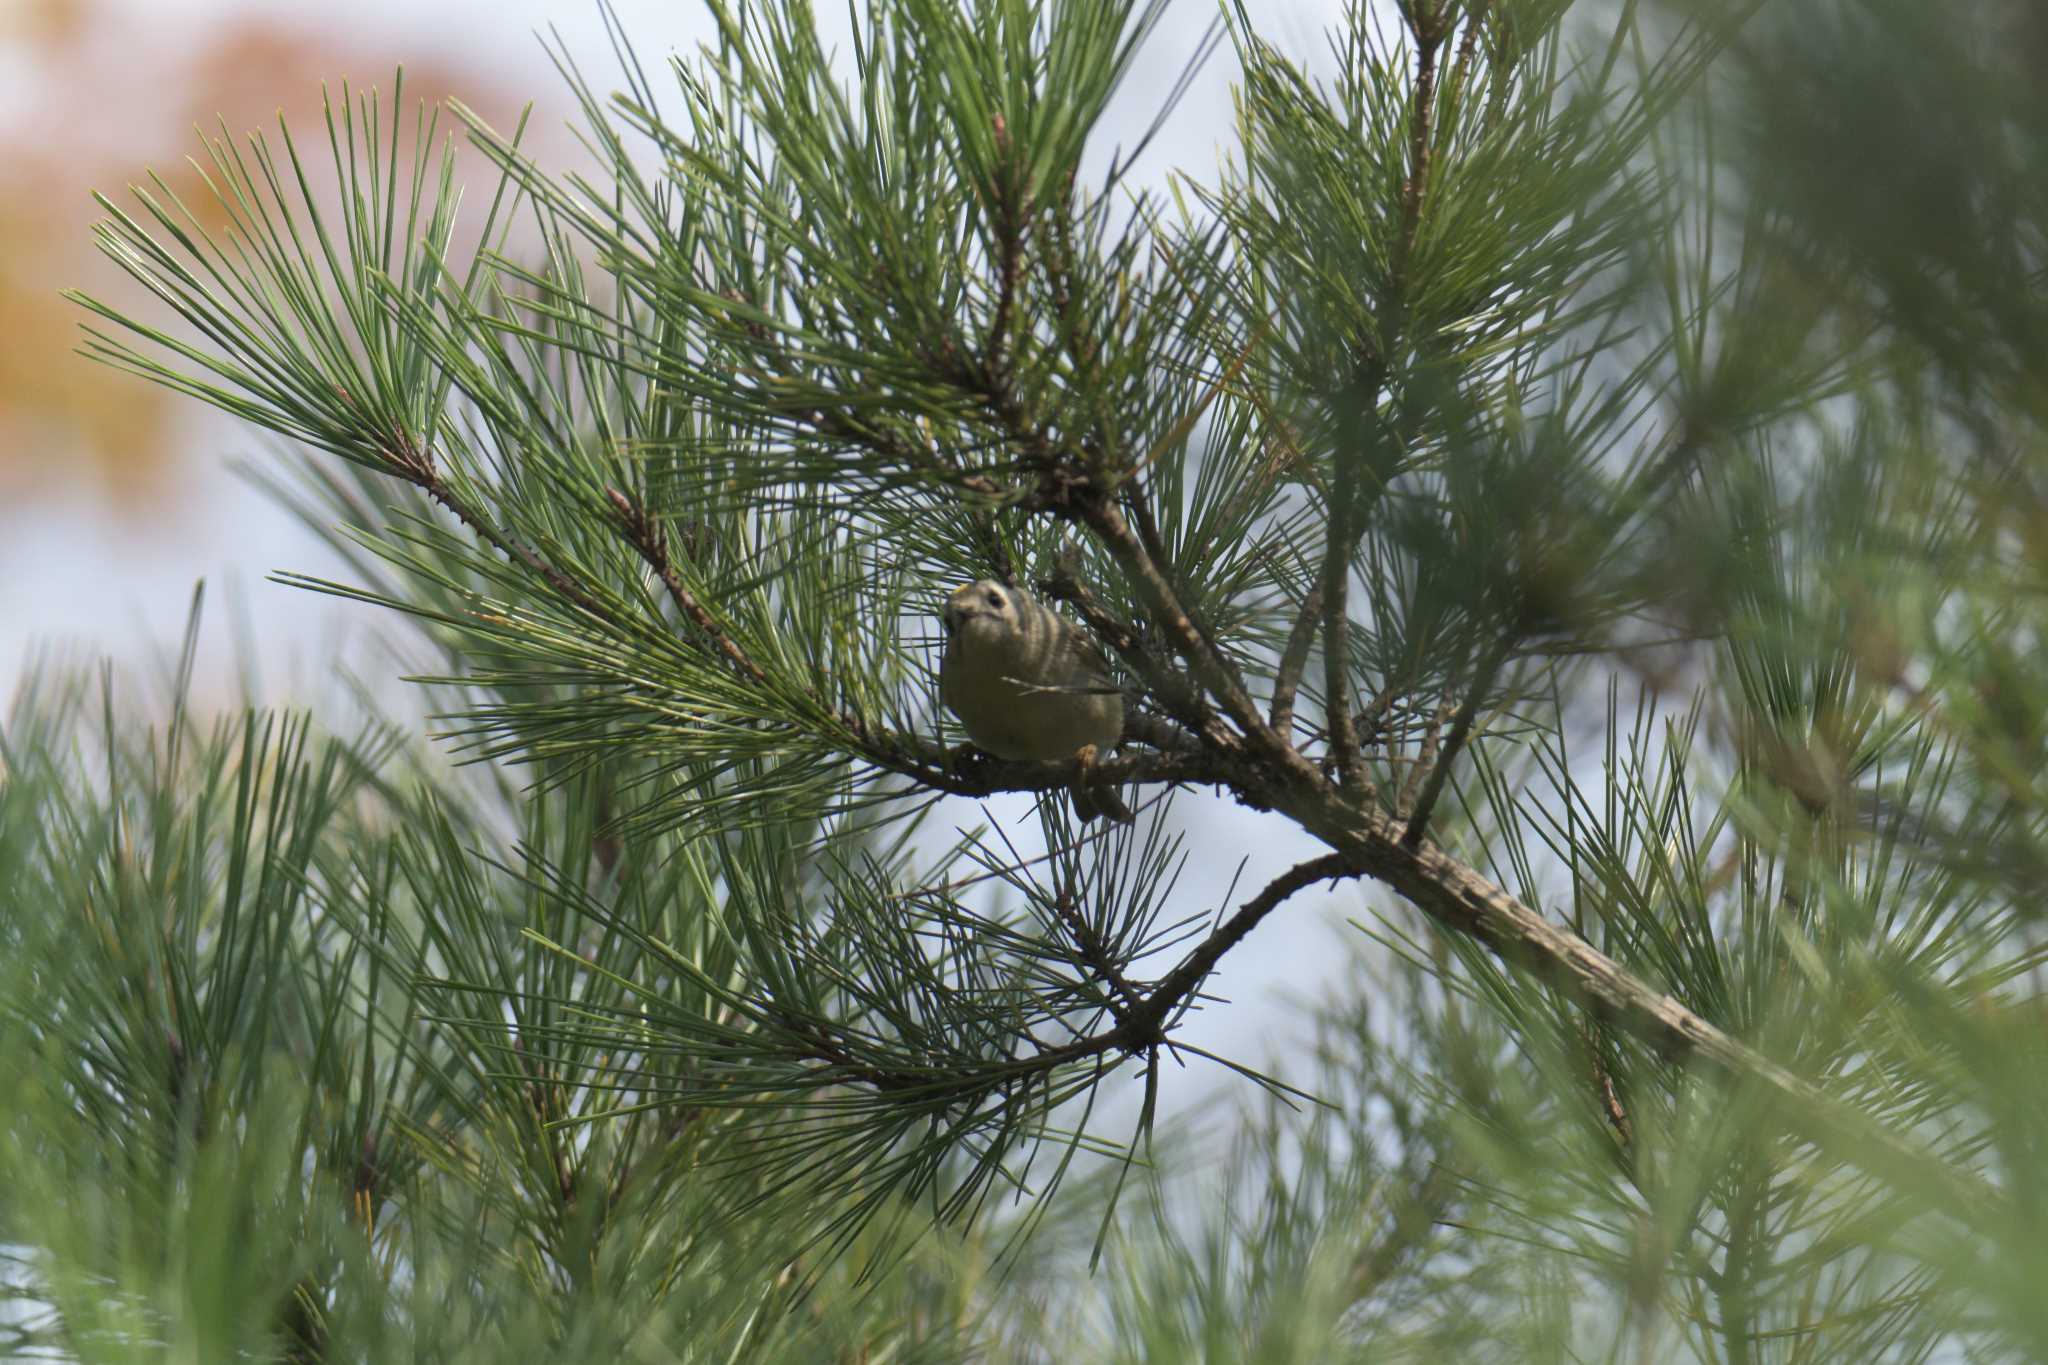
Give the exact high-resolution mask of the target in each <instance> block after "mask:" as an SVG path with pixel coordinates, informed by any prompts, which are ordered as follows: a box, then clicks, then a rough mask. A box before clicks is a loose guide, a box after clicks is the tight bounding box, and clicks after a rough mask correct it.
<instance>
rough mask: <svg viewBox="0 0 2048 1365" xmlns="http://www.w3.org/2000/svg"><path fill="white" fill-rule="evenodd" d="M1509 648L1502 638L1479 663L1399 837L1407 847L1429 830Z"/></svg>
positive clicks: (1506, 637) (1509, 640)
mask: <svg viewBox="0 0 2048 1365" xmlns="http://www.w3.org/2000/svg"><path fill="white" fill-rule="evenodd" d="M1512 647H1513V643H1512V639H1511V637H1509V636H1505V635H1504V636H1502V637H1501V638H1500V639H1498V640H1496V641H1495V642H1494V643H1493V644H1492V645H1491V646H1490V647H1489V648H1488V649H1487V651H1486V657H1485V658H1484V659H1483V660H1481V661H1480V664H1479V674H1478V676H1477V677H1475V678H1473V680H1472V690H1471V691H1469V692H1467V693H1466V694H1465V700H1464V703H1463V704H1462V705H1460V706H1459V707H1458V717H1457V719H1456V720H1454V721H1452V722H1451V737H1450V738H1449V739H1448V740H1445V741H1444V746H1443V752H1442V753H1441V754H1440V755H1439V756H1438V758H1437V760H1436V762H1435V763H1434V764H1432V765H1431V767H1430V769H1429V780H1428V781H1427V782H1426V783H1424V784H1423V788H1422V796H1421V798H1420V799H1419V800H1418V801H1416V803H1415V806H1414V809H1413V810H1412V811H1411V812H1410V813H1409V816H1408V829H1407V832H1406V833H1404V834H1402V836H1401V842H1402V843H1403V844H1406V845H1407V846H1408V847H1410V848H1413V847H1415V845H1416V844H1418V843H1420V842H1421V841H1422V836H1423V833H1424V831H1426V830H1427V829H1428V828H1429V817H1430V814H1431V812H1433V811H1434V810H1435V809H1436V803H1437V798H1438V797H1440V796H1442V795H1443V791H1444V784H1445V783H1446V782H1448V781H1449V780H1450V777H1451V765H1452V764H1453V763H1456V762H1457V761H1458V753H1459V751H1460V750H1462V749H1463V748H1464V747H1465V741H1466V740H1467V739H1468V738H1470V737H1471V734H1472V725H1473V722H1474V721H1475V720H1476V719H1477V718H1478V715H1479V708H1480V707H1481V706H1483V705H1484V704H1485V702H1486V694H1487V693H1489V692H1491V691H1492V690H1493V680H1494V678H1495V677H1497V676H1498V675H1499V673H1500V669H1501V665H1502V664H1503V663H1505V662H1507V657H1508V650H1509V649H1511V648H1512ZM1417 771H1420V769H1417Z"/></svg>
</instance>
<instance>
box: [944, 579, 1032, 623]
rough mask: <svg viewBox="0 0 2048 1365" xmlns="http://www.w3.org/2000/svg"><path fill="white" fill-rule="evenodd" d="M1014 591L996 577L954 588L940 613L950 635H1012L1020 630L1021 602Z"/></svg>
mask: <svg viewBox="0 0 2048 1365" xmlns="http://www.w3.org/2000/svg"><path fill="white" fill-rule="evenodd" d="M1018 599H1019V593H1018V591H1017V590H1016V589H1015V588H1006V587H1004V586H1003V585H1002V584H1000V583H998V582H996V581H995V580H994V579H993V578H984V579H982V580H980V581H979V582H976V583H967V584H963V585H962V586H960V587H957V588H955V589H953V591H952V593H951V594H950V595H949V596H948V597H947V598H946V605H945V606H944V607H942V608H941V609H940V611H939V619H940V620H941V621H942V622H944V623H945V627H946V634H947V635H949V636H950V635H958V634H960V633H961V632H962V631H973V632H974V633H976V634H979V633H981V632H982V631H985V630H986V631H993V632H997V633H1010V632H1013V631H1015V630H1017V629H1018V627H1019V623H1020V620H1021V615H1020V609H1021V606H1022V603H1021V602H1020V601H1019V600H1018Z"/></svg>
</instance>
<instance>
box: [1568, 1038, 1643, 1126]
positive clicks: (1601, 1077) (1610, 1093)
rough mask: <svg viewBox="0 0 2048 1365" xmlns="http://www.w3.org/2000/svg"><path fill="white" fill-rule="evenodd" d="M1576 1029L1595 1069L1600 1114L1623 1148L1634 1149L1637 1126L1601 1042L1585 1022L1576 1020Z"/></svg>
mask: <svg viewBox="0 0 2048 1365" xmlns="http://www.w3.org/2000/svg"><path fill="white" fill-rule="evenodd" d="M1575 1027H1576V1029H1577V1031H1578V1035H1579V1042H1580V1043H1582V1044H1583V1045H1584V1046H1585V1049H1586V1061H1587V1063H1588V1064H1589V1065H1590V1066H1591V1067H1592V1069H1593V1089H1594V1091H1595V1093H1596V1095H1597V1097H1598V1099H1599V1101H1600V1112H1601V1113H1602V1115H1604V1116H1605V1117H1606V1119H1607V1125H1608V1127H1610V1128H1612V1129H1613V1130H1614V1136H1615V1137H1616V1138H1618V1139H1619V1140H1620V1142H1621V1145H1622V1147H1623V1148H1624V1149H1627V1148H1629V1147H1633V1146H1634V1145H1635V1126H1634V1125H1633V1124H1631V1123H1630V1122H1629V1118H1628V1110H1627V1109H1626V1108H1625V1107H1623V1105H1622V1103H1621V1096H1620V1094H1619V1093H1618V1092H1617V1091H1616V1090H1615V1088H1614V1075H1613V1073H1612V1072H1610V1071H1608V1069H1607V1059H1606V1058H1604V1057H1602V1056H1601V1055H1600V1040H1599V1039H1598V1038H1596V1037H1594V1036H1593V1030H1592V1029H1591V1028H1589V1027H1587V1025H1586V1021H1585V1020H1583V1019H1580V1020H1576V1021H1575Z"/></svg>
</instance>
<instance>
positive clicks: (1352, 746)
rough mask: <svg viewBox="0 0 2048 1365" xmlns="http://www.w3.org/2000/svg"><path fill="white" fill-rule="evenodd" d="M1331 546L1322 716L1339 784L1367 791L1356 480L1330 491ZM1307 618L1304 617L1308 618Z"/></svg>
mask: <svg viewBox="0 0 2048 1365" xmlns="http://www.w3.org/2000/svg"><path fill="white" fill-rule="evenodd" d="M1377 370H1378V373H1377V374H1376V377H1375V378H1374V379H1373V380H1372V381H1371V384H1370V386H1369V387H1362V388H1361V390H1360V391H1361V393H1363V394H1364V395H1365V396H1366V401H1369V400H1370V399H1371V397H1372V395H1373V394H1375V393H1377V391H1378V389H1379V385H1380V383H1381V377H1383V372H1384V367H1377ZM1330 504H1331V505H1330V526H1329V530H1328V532H1327V535H1328V536H1329V543H1328V544H1327V545H1325V546H1324V549H1323V581H1322V583H1321V584H1320V587H1321V592H1320V594H1319V596H1320V599H1321V604H1322V609H1323V620H1322V626H1323V713H1324V724H1326V725H1327V726H1328V727H1329V731H1330V757H1331V759H1332V760H1333V761H1334V763H1335V765H1336V769H1337V780H1338V782H1339V783H1341V784H1342V785H1343V787H1344V789H1345V790H1346V791H1349V792H1363V791H1364V790H1365V765H1364V764H1363V763H1361V762H1360V761H1359V754H1358V732H1357V730H1356V729H1354V728H1353V725H1352V720H1351V546H1352V543H1353V541H1354V540H1355V539H1356V538H1357V535H1358V532H1357V530H1356V529H1354V527H1353V526H1352V520H1353V518H1354V517H1355V516H1356V514H1357V504H1358V490H1357V481H1356V480H1355V479H1352V480H1346V479H1342V478H1339V479H1337V480H1335V481H1334V486H1333V487H1332V488H1331V490H1330ZM1305 614H1306V612H1305V611H1304V615H1305Z"/></svg>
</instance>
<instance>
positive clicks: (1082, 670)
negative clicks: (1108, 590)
mask: <svg viewBox="0 0 2048 1365" xmlns="http://www.w3.org/2000/svg"><path fill="white" fill-rule="evenodd" d="M939 615H940V619H941V620H942V621H943V622H944V623H945V627H946V654H945V657H944V659H943V660H941V661H940V664H939V695H940V696H941V697H943V698H944V699H945V702H946V705H947V707H948V708H949V709H951V711H952V712H953V714H954V715H956V716H958V717H959V718H960V723H961V724H962V725H963V726H965V727H966V728H967V737H968V738H969V739H971V740H973V741H974V743H975V745H976V746H977V747H978V748H981V749H983V750H985V751H986V752H988V753H991V754H994V755H995V756H996V757H997V758H1010V759H1031V760H1035V761H1038V762H1041V763H1045V762H1060V761H1062V760H1068V759H1072V760H1076V761H1078V762H1079V763H1080V764H1081V769H1082V773H1081V776H1080V777H1078V778H1076V779H1075V781H1074V784H1073V788H1072V791H1073V797H1074V813H1075V814H1076V815H1078V816H1080V817H1081V819H1082V820H1084V821H1086V820H1093V819H1095V818H1096V817H1097V816H1099V815H1107V816H1110V817H1111V818H1113V819H1116V820H1120V821H1125V822H1128V821H1129V820H1130V819H1131V811H1130V808H1129V807H1128V806H1126V805H1124V803H1123V801H1122V799H1121V798H1119V797H1118V796H1117V794H1116V792H1115V791H1113V790H1111V789H1109V788H1107V787H1103V786H1097V785H1094V784H1092V783H1090V782H1089V780H1088V769H1089V768H1091V767H1092V766H1094V764H1095V761H1096V760H1097V758H1099V757H1100V756H1101V755H1102V754H1103V752H1104V751H1106V750H1107V749H1108V748H1109V746H1110V745H1112V744H1115V743H1116V742H1117V739H1118V738H1119V737H1120V736H1121V735H1122V734H1123V729H1124V699H1123V696H1122V694H1121V693H1119V692H1118V691H1117V688H1116V683H1115V681H1114V680H1113V679H1112V678H1111V677H1110V673H1109V662H1108V661H1107V660H1106V659H1104V658H1103V657H1102V651H1101V650H1100V649H1097V648H1096V647H1095V642H1094V641H1093V640H1090V639H1089V638H1088V637H1087V636H1086V635H1084V634H1082V632H1081V629H1080V627H1078V626H1076V625H1074V624H1073V623H1072V622H1070V621H1068V620H1067V619H1066V618H1065V617H1063V616H1060V615H1058V614H1057V613H1055V612H1053V611H1051V610H1049V609H1047V608H1046V607H1044V606H1041V605H1040V604H1039V603H1038V602H1037V601H1035V600H1034V599H1033V598H1032V597H1031V595H1030V594H1029V593H1026V592H1023V591H1022V590H1020V589H1017V588H1010V587H1005V586H1004V585H1003V584H1001V583H998V582H996V581H995V580H994V579H990V578H984V579H982V580H981V581H980V582H978V583H969V584H967V585H966V586H965V587H961V588H955V589H954V590H953V593H952V595H951V596H949V597H947V598H946V605H945V607H944V609H943V610H942V611H941V612H940V614H939Z"/></svg>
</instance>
